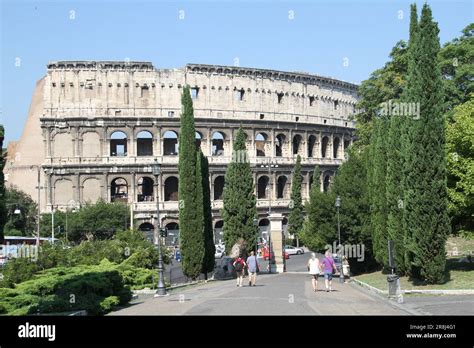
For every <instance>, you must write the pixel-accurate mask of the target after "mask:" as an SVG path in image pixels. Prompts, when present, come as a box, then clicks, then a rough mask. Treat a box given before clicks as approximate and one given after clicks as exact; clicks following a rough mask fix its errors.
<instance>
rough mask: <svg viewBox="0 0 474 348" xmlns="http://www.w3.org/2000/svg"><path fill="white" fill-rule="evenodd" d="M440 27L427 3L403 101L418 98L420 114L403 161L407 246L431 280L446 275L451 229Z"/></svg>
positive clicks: (415, 270) (412, 122)
mask: <svg viewBox="0 0 474 348" xmlns="http://www.w3.org/2000/svg"><path fill="white" fill-rule="evenodd" d="M438 32H439V29H438V26H437V24H436V23H435V22H433V18H432V14H431V9H430V7H429V6H428V5H427V4H425V5H424V6H423V9H422V12H421V17H420V21H419V26H418V31H417V33H416V35H415V37H414V40H413V45H412V47H410V55H409V64H408V78H407V86H406V88H405V91H404V95H403V100H404V101H407V102H414V103H420V117H419V119H416V118H407V127H406V128H407V140H408V141H407V143H406V144H404V148H403V151H404V163H405V166H406V167H405V170H404V172H405V173H407V177H406V179H405V181H404V183H403V185H404V193H405V194H404V196H405V199H404V209H405V211H404V221H405V226H406V228H407V234H408V243H407V247H408V248H409V249H410V250H412V251H413V253H412V258H411V257H410V259H409V260H410V262H411V265H412V270H411V274H412V275H413V276H414V277H416V278H419V279H423V280H425V281H426V282H428V283H439V282H442V281H443V280H444V276H445V275H444V271H445V265H446V258H445V242H446V238H447V235H448V234H449V232H450V221H449V218H448V214H447V212H448V210H447V204H448V200H447V187H446V156H445V118H444V114H443V107H444V105H443V90H442V80H441V71H440V68H439V64H438V62H437V59H436V57H437V56H438V53H439V50H440V47H439V39H438Z"/></svg>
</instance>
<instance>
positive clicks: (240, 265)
mask: <svg viewBox="0 0 474 348" xmlns="http://www.w3.org/2000/svg"><path fill="white" fill-rule="evenodd" d="M246 265H247V264H246V263H245V260H244V259H243V258H242V257H241V256H239V257H238V258H237V259H236V260H235V261H234V263H233V264H232V266H234V269H235V273H236V274H237V286H240V287H242V281H243V280H244V269H245V266H246Z"/></svg>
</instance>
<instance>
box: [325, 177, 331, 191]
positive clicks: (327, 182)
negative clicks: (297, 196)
mask: <svg viewBox="0 0 474 348" xmlns="http://www.w3.org/2000/svg"><path fill="white" fill-rule="evenodd" d="M331 181H332V176H331V174H325V175H324V182H323V192H328V191H329V190H330V188H331Z"/></svg>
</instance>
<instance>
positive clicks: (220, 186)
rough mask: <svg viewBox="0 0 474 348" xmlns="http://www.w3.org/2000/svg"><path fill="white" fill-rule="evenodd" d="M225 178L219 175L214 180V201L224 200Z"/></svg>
mask: <svg viewBox="0 0 474 348" xmlns="http://www.w3.org/2000/svg"><path fill="white" fill-rule="evenodd" d="M224 183H225V178H224V176H223V175H219V176H217V177H216V178H215V179H214V200H222V198H223V193H224Z"/></svg>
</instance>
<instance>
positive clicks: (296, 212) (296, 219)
mask: <svg viewBox="0 0 474 348" xmlns="http://www.w3.org/2000/svg"><path fill="white" fill-rule="evenodd" d="M303 213H304V209H303V202H302V199H301V157H300V155H298V156H297V157H296V165H295V170H294V172H293V179H292V183H291V196H290V215H289V216H288V233H289V234H291V235H292V236H295V237H296V243H297V245H298V244H299V236H298V235H299V233H300V232H301V230H302V229H303V222H304V214H303ZM298 246H299V245H298Z"/></svg>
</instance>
